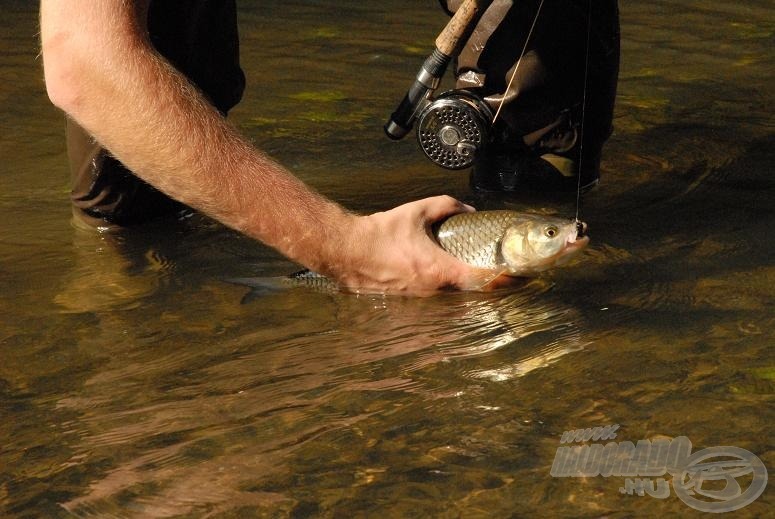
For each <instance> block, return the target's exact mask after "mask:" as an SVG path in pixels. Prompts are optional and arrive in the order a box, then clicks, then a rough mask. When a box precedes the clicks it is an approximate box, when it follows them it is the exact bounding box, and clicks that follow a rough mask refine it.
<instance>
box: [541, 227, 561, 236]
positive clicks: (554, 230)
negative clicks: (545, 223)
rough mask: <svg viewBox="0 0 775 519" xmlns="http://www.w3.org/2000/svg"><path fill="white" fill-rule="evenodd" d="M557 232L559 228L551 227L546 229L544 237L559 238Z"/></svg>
mask: <svg viewBox="0 0 775 519" xmlns="http://www.w3.org/2000/svg"><path fill="white" fill-rule="evenodd" d="M557 231H558V229H557V227H555V226H554V225H550V226H549V227H547V228H546V229H544V236H546V237H547V238H554V237H555V236H557Z"/></svg>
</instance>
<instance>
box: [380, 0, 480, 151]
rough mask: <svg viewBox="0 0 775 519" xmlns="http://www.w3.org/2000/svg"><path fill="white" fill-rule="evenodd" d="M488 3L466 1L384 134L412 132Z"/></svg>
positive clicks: (393, 115) (395, 137)
mask: <svg viewBox="0 0 775 519" xmlns="http://www.w3.org/2000/svg"><path fill="white" fill-rule="evenodd" d="M489 3H490V1H489V0H465V2H463V4H462V5H461V6H460V7H459V8H458V10H457V11H456V12H455V14H454V16H452V18H451V19H450V20H449V22H448V23H447V25H446V26H445V27H444V29H443V30H442V31H441V33H440V34H439V36H438V37H437V38H436V47H435V48H434V49H433V53H431V55H430V56H428V58H427V59H426V60H425V62H424V63H423V65H422V67H420V71H419V72H418V73H417V77H416V78H415V80H414V83H413V84H412V86H411V87H409V90H408V91H407V93H406V96H404V99H403V100H402V101H401V104H399V105H398V108H397V109H396V111H395V112H393V113H392V114H391V116H390V119H389V120H388V122H387V123H386V124H385V133H386V134H387V136H388V137H390V138H391V139H394V140H398V139H402V138H403V137H404V136H406V134H407V133H409V131H410V130H411V129H412V126H413V124H414V121H415V119H416V118H417V114H418V113H419V112H420V110H421V109H422V108H424V107H425V105H427V104H428V103H430V96H431V95H433V92H435V91H436V89H437V88H438V86H439V83H440V82H441V78H442V76H444V72H446V70H447V65H449V63H450V62H451V61H452V59H453V58H456V57H457V56H458V54H460V51H461V49H462V48H463V43H464V42H465V40H466V37H467V36H468V35H469V34H470V32H471V30H473V28H474V25H475V24H476V22H477V21H478V20H479V17H480V16H481V14H482V12H483V11H484V9H485V8H486V6H487V4H489Z"/></svg>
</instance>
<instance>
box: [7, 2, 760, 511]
mask: <svg viewBox="0 0 775 519" xmlns="http://www.w3.org/2000/svg"><path fill="white" fill-rule="evenodd" d="M0 5H1V6H2V7H3V9H2V12H3V17H1V18H0V70H1V71H2V74H1V75H0V77H2V78H3V81H2V82H1V83H0V106H2V110H0V129H2V134H1V136H0V173H1V174H0V287H2V294H3V297H2V299H1V300H0V315H2V318H0V323H2V328H1V329H0V348H1V349H0V515H3V516H5V517H70V516H74V517H313V516H322V517H367V516H372V515H380V516H388V517H405V516H412V517H508V516H512V517H657V516H659V517H667V516H681V517H693V516H699V515H701V513H700V512H699V511H696V510H695V508H696V502H691V503H694V505H695V506H694V507H693V506H690V504H687V502H684V501H685V499H681V498H679V497H678V496H677V492H676V491H675V490H674V488H675V487H674V485H677V480H678V479H679V478H678V477H677V476H676V477H675V480H674V481H673V483H672V484H671V486H670V487H669V490H670V495H669V496H668V497H664V498H656V497H652V496H651V495H649V494H645V495H643V496H640V495H638V493H637V491H631V492H629V493H628V492H627V491H626V490H627V489H626V486H627V484H628V483H632V482H633V480H632V478H630V481H629V482H628V481H627V478H626V477H624V476H623V475H620V476H616V475H609V476H607V477H606V476H604V475H597V476H588V477H574V476H571V477H554V476H553V475H552V465H553V462H554V460H555V455H556V453H557V451H558V448H559V447H561V446H562V445H564V444H561V436H562V434H563V432H565V431H568V430H573V429H584V428H594V427H605V426H614V425H618V426H619V428H618V429H617V430H616V433H615V434H616V438H615V439H614V440H613V441H615V442H625V441H632V442H633V443H636V442H637V441H638V440H652V441H656V440H658V439H663V440H664V439H668V438H675V437H679V436H685V437H687V438H689V439H690V441H691V442H692V445H693V452H697V451H699V450H702V449H707V448H712V447H718V446H732V447H737V448H740V449H745V451H748V452H750V453H751V454H752V458H753V459H754V461H755V460H761V462H762V463H763V464H764V466H766V467H767V468H769V469H770V470H772V469H774V468H775V452H774V451H773V444H772V441H771V437H770V434H771V433H772V424H773V422H775V413H773V387H774V386H775V358H774V357H773V353H772V352H773V340H774V339H775V333H774V332H773V329H775V315H774V314H773V310H772V309H773V304H774V303H775V290H774V288H773V287H775V264H773V255H774V253H775V246H774V244H775V240H773V235H772V229H773V227H775V204H774V203H773V202H775V196H774V195H775V177H774V176H773V169H772V168H773V164H774V163H775V161H773V158H774V156H773V155H774V152H773V149H775V133H773V128H775V115H773V114H775V109H774V108H775V107H774V103H775V90H773V87H772V80H773V74H772V72H773V70H775V58H774V57H773V50H772V49H773V48H775V45H774V44H775V36H774V34H775V32H774V31H775V12H774V11H773V9H772V4H771V2H770V1H769V0H744V1H741V2H734V3H732V2H720V1H717V0H710V1H702V2H701V1H699V0H674V1H671V2H665V1H651V2H643V1H628V2H623V3H622V5H621V20H622V67H621V75H620V83H619V95H618V98H617V106H616V114H615V127H616V128H615V133H614V135H613V137H612V138H611V140H610V141H609V143H608V144H607V147H606V149H605V157H604V161H603V167H602V183H601V186H600V187H599V188H598V189H597V190H596V191H594V192H593V193H591V194H590V195H588V196H586V197H585V198H584V200H583V204H582V208H581V216H582V218H583V219H584V220H586V221H587V222H588V223H589V226H590V234H591V237H592V242H591V245H590V247H589V249H588V250H587V251H586V252H585V253H584V255H583V257H582V258H581V260H580V261H579V262H577V263H576V264H574V265H572V266H570V267H569V268H567V269H564V270H561V271H557V272H554V273H552V274H550V275H548V276H546V277H544V278H541V279H538V280H533V281H531V282H528V283H525V285H524V286H520V287H517V288H516V289H510V290H508V291H505V292H496V293H488V294H479V293H449V294H442V295H438V296H434V297H430V298H421V299H415V298H402V297H380V296H355V295H343V294H331V293H326V292H321V291H315V290H310V289H306V288H294V289H288V290H279V291H265V292H263V293H255V292H251V291H250V289H249V288H247V287H244V286H241V285H238V284H233V283H229V282H227V281H226V280H228V279H230V278H238V277H266V276H277V275H281V274H283V273H287V272H291V271H293V270H294V269H295V268H296V266H295V265H292V264H291V263H289V262H287V261H286V260H284V259H283V258H282V257H280V256H279V255H277V254H276V253H275V252H273V251H271V250H269V249H267V248H265V247H263V246H262V245H260V244H257V243H254V242H251V241H250V240H248V239H246V238H243V237H241V236H239V235H237V234H235V233H233V232H231V231H229V230H227V229H224V228H223V227H221V226H219V225H217V224H215V223H213V222H211V221H208V220H206V219H205V218H202V217H199V216H195V217H193V218H190V219H189V220H186V221H184V222H180V223H178V224H175V225H170V224H167V225H164V226H149V227H148V228H145V229H143V230H141V231H135V232H126V233H124V234H120V235H112V236H104V235H103V236H99V235H95V234H93V233H89V232H84V231H81V230H77V229H76V228H74V227H73V226H72V224H71V222H70V217H69V214H70V209H69V205H68V189H69V187H68V180H67V179H68V172H67V165H66V160H65V148H64V142H63V137H62V128H63V120H62V116H61V114H59V113H58V112H57V111H56V110H55V109H54V108H53V107H51V105H50V104H49V103H48V100H47V98H46V95H45V89H44V85H43V81H42V73H41V68H40V61H39V60H38V59H37V52H38V45H37V30H38V29H37V21H36V9H37V6H36V5H35V3H30V2H22V1H21V0H1V1H0ZM445 21H446V18H445V16H444V15H443V14H442V13H441V11H440V10H439V9H438V6H437V5H436V3H435V2H433V1H430V0H428V1H424V2H409V1H401V2H399V1H397V0H389V1H385V0H383V1H380V2H375V1H363V0H362V1H357V2H356V1H354V0H345V1H339V2H321V1H318V0H315V1H312V0H305V1H301V0H293V1H289V0H285V1H267V2H252V1H245V2H241V3H240V23H241V31H242V34H241V36H242V50H243V67H244V69H245V71H246V74H247V76H248V90H247V92H246V96H245V99H244V101H243V102H242V103H241V104H240V105H239V107H238V108H236V109H235V110H234V112H233V114H232V115H231V118H232V120H233V121H234V122H235V124H237V125H238V126H239V127H240V128H241V129H242V130H243V131H244V133H245V134H246V135H248V136H249V137H250V138H251V139H252V140H254V141H255V143H256V145H257V146H260V147H261V148H263V149H265V150H266V151H268V152H269V153H271V154H273V155H274V156H275V157H276V158H278V159H279V160H280V161H282V162H283V163H284V164H286V165H287V166H288V167H290V168H291V169H292V170H293V171H294V172H295V173H296V174H298V175H299V176H300V177H301V178H303V179H304V180H305V181H307V182H308V183H310V184H312V185H313V186H315V187H316V188H317V189H319V190H320V191H322V192H323V193H325V194H326V195H328V196H330V197H332V198H334V199H336V200H339V201H341V202H342V203H343V204H345V205H347V206H348V207H350V208H352V209H355V210H359V211H377V210H381V209H384V208H388V207H392V206H395V205H397V204H399V203H402V202H405V201H409V200H412V199H416V198H419V197H423V196H429V195H433V194H440V193H448V194H451V195H454V196H456V197H459V198H461V199H464V200H466V201H468V202H471V203H473V204H475V205H477V206H478V207H480V208H488V207H508V208H516V209H525V208H532V209H537V210H543V211H550V212H553V213H557V214H563V215H567V216H572V215H573V213H574V211H575V204H574V202H573V201H567V202H566V201H557V202H547V201H541V200H529V199H528V200H525V199H520V200H517V199H514V198H499V197H489V198H482V197H476V196H474V195H472V194H471V193H470V191H469V189H468V183H467V177H466V175H465V174H461V173H454V172H447V171H444V170H441V169H438V168H436V167H435V166H433V165H432V164H431V163H430V162H428V161H427V160H426V159H425V158H424V157H423V156H422V154H421V152H420V151H419V148H418V147H417V146H416V143H415V142H413V140H412V139H406V140H405V141H402V142H399V143H394V142H390V141H388V140H387V139H386V138H385V137H384V136H383V134H382V128H381V127H382V124H383V122H384V120H385V118H386V116H387V115H388V114H389V113H390V112H391V111H392V110H393V109H394V108H395V104H396V103H397V102H398V101H399V100H400V98H401V96H402V95H403V94H404V92H405V90H406V88H407V86H408V85H409V83H410V81H411V79H412V78H413V76H414V74H415V72H416V70H417V68H418V66H419V64H420V63H421V62H422V59H423V58H424V56H425V55H426V53H427V52H428V51H429V49H430V47H431V42H432V41H433V39H434V37H435V34H436V33H437V32H438V30H439V29H440V28H441V27H442V26H443V24H444V23H445ZM257 203H261V201H257ZM768 424H769V425H768ZM589 443H590V442H588V443H587V444H589ZM591 443H594V441H591ZM598 443H601V442H598ZM577 445H579V444H577ZM754 461H751V459H750V458H749V459H748V462H749V465H750V463H753V462H754ZM707 474H708V473H705V475H706V476H707ZM684 475H685V474H684ZM661 477H662V478H663V479H665V480H667V481H668V482H670V480H671V479H672V476H671V474H665V475H663V476H661ZM746 478H748V480H747V481H746ZM657 479H658V477H652V478H651V482H656V480H657ZM735 481H737V480H735ZM695 482H696V479H695ZM739 482H740V484H741V485H742V487H743V490H744V491H745V490H746V484H747V485H748V487H749V488H750V487H752V486H755V485H760V486H761V483H762V481H761V478H759V480H756V478H754V477H752V476H751V475H750V474H749V475H748V476H745V475H744V476H741V477H739ZM723 483H724V481H723V480H722V481H710V482H707V485H706V487H709V488H715V489H716V490H717V491H720V490H723V489H724V488H725V486H724V484H723ZM714 485H715V487H714ZM620 488H622V489H624V490H625V491H624V492H621V491H620ZM695 488H696V489H698V488H700V487H695ZM684 495H685V493H684ZM748 495H750V493H749V494H748ZM695 497H696V498H697V499H704V498H702V497H700V496H698V495H695ZM708 499H709V498H708ZM708 499H706V501H707V500H708ZM772 505H773V492H772V485H770V486H768V487H767V488H765V489H764V491H763V493H762V494H761V496H759V497H758V498H755V499H752V502H750V503H749V504H747V506H745V507H743V508H741V509H740V510H738V511H737V512H736V514H735V516H742V517H764V516H766V515H768V514H770V513H771V512H772V508H771V507H772ZM766 510H770V512H769V513H768V512H766Z"/></svg>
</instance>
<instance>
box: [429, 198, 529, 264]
mask: <svg viewBox="0 0 775 519" xmlns="http://www.w3.org/2000/svg"><path fill="white" fill-rule="evenodd" d="M518 218H519V217H518V216H517V215H516V213H515V212H514V211H482V212H474V213H460V214H456V215H454V216H451V217H450V218H447V219H446V220H444V221H443V222H442V223H441V224H440V225H439V226H438V228H437V229H435V232H434V234H435V236H436V239H437V241H438V242H439V245H441V246H442V248H444V250H446V251H447V252H449V253H450V254H452V255H453V256H455V257H456V258H458V259H460V260H462V261H465V262H466V263H469V264H471V265H475V266H477V267H483V268H494V267H497V266H498V265H502V264H503V263H504V260H503V256H502V255H501V252H500V245H501V240H502V238H503V235H504V233H505V232H506V229H508V228H509V226H511V225H512V224H513V223H515V221H517V220H518Z"/></svg>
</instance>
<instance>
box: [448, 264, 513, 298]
mask: <svg viewBox="0 0 775 519" xmlns="http://www.w3.org/2000/svg"><path fill="white" fill-rule="evenodd" d="M506 272H507V269H506V268H505V267H503V268H500V267H498V268H494V269H476V270H475V271H474V274H473V276H472V277H471V278H470V279H469V280H468V282H467V283H466V284H465V286H462V287H460V288H461V289H462V290H470V291H474V292H477V291H479V292H485V291H488V290H495V289H496V288H501V287H503V286H507V285H509V284H511V282H512V281H511V280H513V279H514V278H513V277H511V276H508V275H506Z"/></svg>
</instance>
